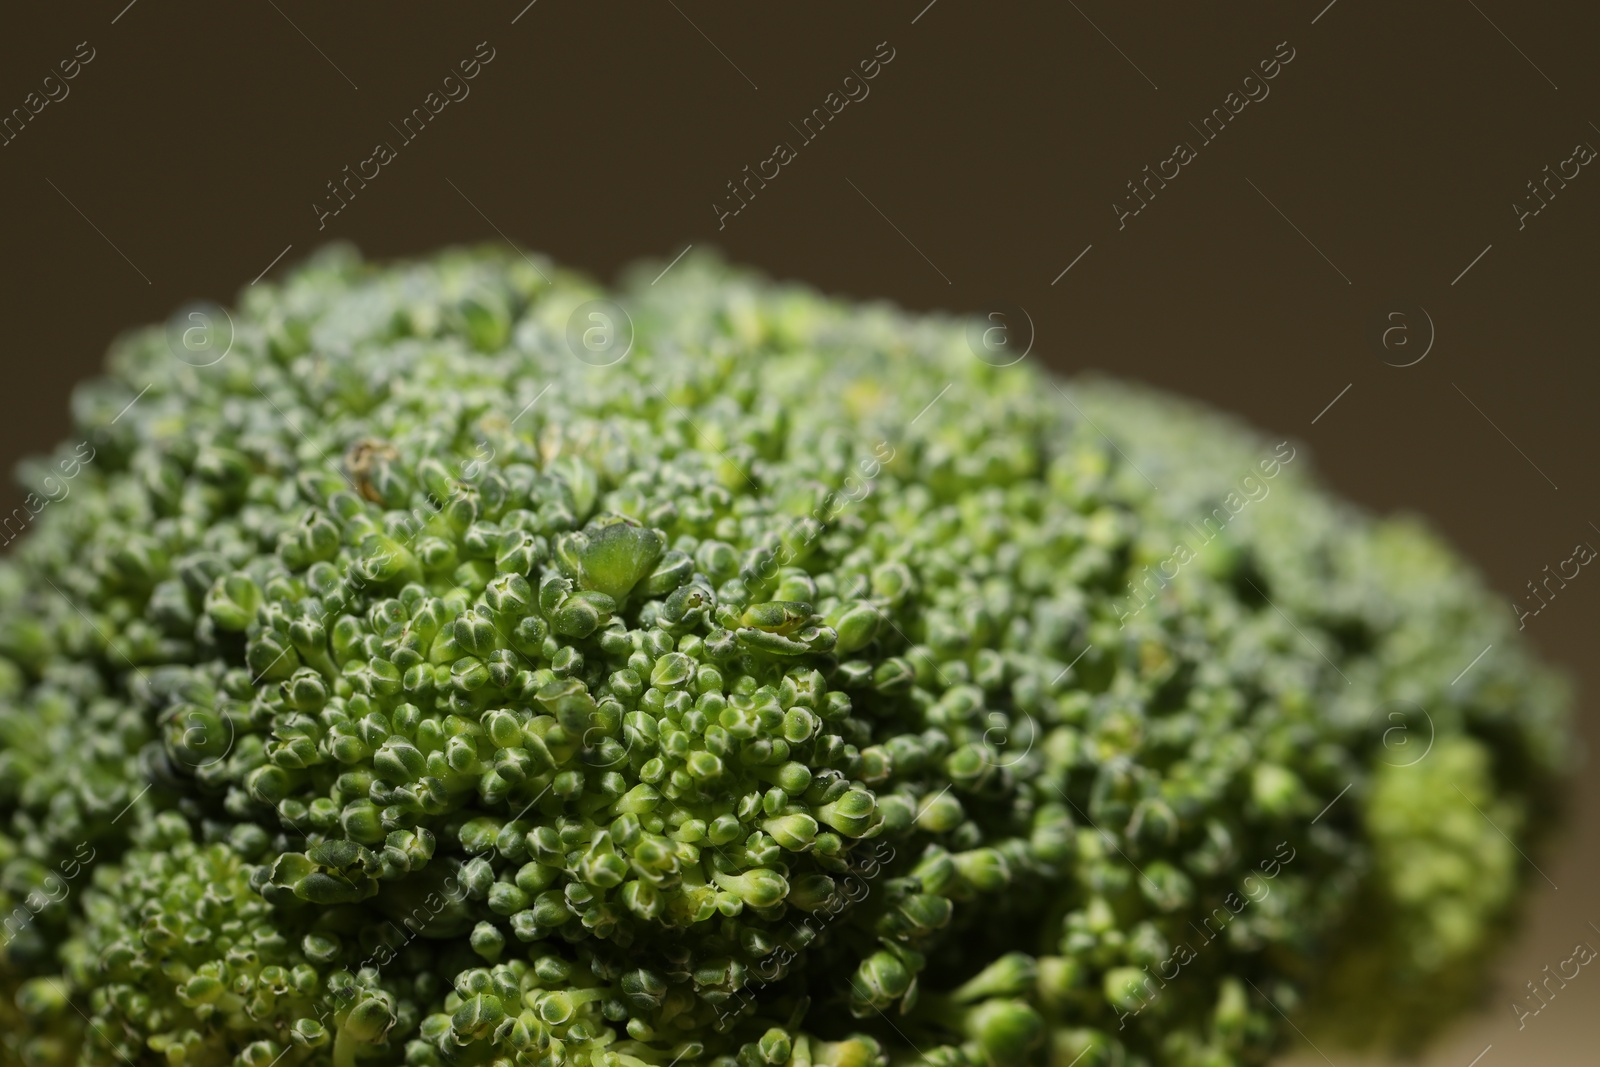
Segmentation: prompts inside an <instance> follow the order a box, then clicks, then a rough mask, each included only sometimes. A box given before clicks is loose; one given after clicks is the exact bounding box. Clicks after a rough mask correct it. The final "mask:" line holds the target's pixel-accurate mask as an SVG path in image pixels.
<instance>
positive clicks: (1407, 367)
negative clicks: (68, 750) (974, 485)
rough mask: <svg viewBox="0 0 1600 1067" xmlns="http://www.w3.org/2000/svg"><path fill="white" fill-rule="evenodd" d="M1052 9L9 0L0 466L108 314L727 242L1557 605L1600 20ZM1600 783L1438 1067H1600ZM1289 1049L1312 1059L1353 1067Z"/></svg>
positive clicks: (1595, 609)
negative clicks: (1044, 373)
mask: <svg viewBox="0 0 1600 1067" xmlns="http://www.w3.org/2000/svg"><path fill="white" fill-rule="evenodd" d="M1023 8H1024V6H1023V5H1015V6H1006V7H999V6H997V5H982V4H976V3H973V2H971V0H934V2H932V3H929V2H928V0H894V2H891V3H882V4H873V5H845V4H831V3H827V4H812V5H805V6H800V5H786V6H784V7H782V8H781V9H780V8H778V7H772V8H766V7H764V8H763V9H762V10H761V11H760V12H759V13H758V12H756V11H754V10H753V9H752V8H750V7H749V6H747V5H740V4H728V3H716V4H713V3H700V2H691V0H644V2H637V3H630V4H620V3H607V2H589V3H583V4H580V3H577V2H575V0H535V2H533V3H528V2H527V0H495V2H493V3H478V4H473V5H470V6H468V5H462V6H460V7H459V8H451V7H450V6H448V5H431V4H430V5H423V4H414V3H408V4H383V5H379V4H370V3H346V4H341V5H338V6H337V8H335V7H333V6H331V5H320V4H311V3H306V2H304V0H246V2H244V3H239V4H231V5H227V6H226V7H224V6H221V5H208V4H198V3H170V2H164V0H134V2H133V3H128V2H127V0H103V2H102V0H95V2H93V3H82V4H73V5H55V4H43V3H32V4H22V3H13V4H8V5H6V8H5V9H4V12H3V13H0V20H3V22H4V29H3V30H0V72H3V73H0V203H3V204H4V205H5V207H4V214H3V218H4V225H5V248H6V262H7V267H6V269H5V270H4V272H3V278H4V282H3V284H0V321H3V322H4V323H5V324H6V335H7V342H6V347H5V355H4V357H3V359H4V367H5V370H6V380H5V381H6V384H5V388H4V389H3V390H0V460H4V464H5V466H6V468H7V469H9V468H10V466H11V465H12V464H13V463H14V462H15V461H16V460H17V459H18V458H20V457H22V456H24V455H27V454H29V453H31V452H36V451H40V450H43V449H44V448H46V447H47V446H49V445H50V444H52V443H53V442H54V441H56V440H57V439H58V438H61V437H62V436H64V435H65V434H66V433H67V431H68V428H69V423H68V418H67V410H68V408H67V404H68V396H69V393H70V391H71V389H72V387H73V385H74V384H75V383H77V382H79V381H82V380H84V379H85V378H88V377H90V376H92V375H94V374H95V373H96V372H97V368H98V366H99V364H100V361H101V359H102V357H103V354H104V352H105V349H106V346H107V344H108V343H109V342H110V340H111V339H112V338H113V337H114V336H115V335H116V334H117V332H118V331H119V330H121V329H124V328H127V327H130V326H134V325H138V324H143V323H150V322H159V321H162V320H164V319H166V318H167V317H168V316H169V315H171V314H172V313H173V311H174V310H175V309H177V308H178V307H179V306H180V305H182V304H184V303H186V302H188V301H190V300H192V299H207V300H213V301H216V302H219V303H223V304H227V303H230V302H231V300H232V299H233V297H234V295H235V294H236V293H237V292H238V291H239V289H240V288H241V287H243V286H246V285H248V284H250V283H251V282H252V280H254V279H257V278H259V277H261V276H263V275H267V276H270V275H271V274H272V273H273V272H281V271H282V270H283V269H284V268H285V267H286V266H288V265H290V264H292V263H294V262H296V261H298V260H300V259H301V258H303V257H304V256H306V255H308V254H309V253H310V252H312V251H313V250H314V249H316V248H317V247H319V246H320V245H322V244H324V243H326V242H329V241H336V240H337V241H350V242H353V243H355V244H356V245H357V246H358V247H359V248H360V249H361V250H362V251H363V252H364V253H365V254H366V255H367V256H369V257H390V256H403V255H411V254H419V253H424V252H427V251H429V250H432V249H434V248H436V247H438V246H440V245H445V244H454V243H462V242H475V241H482V240H491V241H501V240H509V241H513V242H516V243H518V244H521V245H524V246H526V247H529V248H533V249H537V250H540V251H543V252H547V253H549V254H551V255H552V256H554V257H555V258H556V259H557V260H559V261H561V262H563V263H565V264H567V265H569V266H572V267H576V268H580V269H583V270H586V271H588V272H590V273H592V274H594V275H596V276H598V277H600V278H602V279H607V280H609V279H611V278H613V277H614V276H615V274H616V272H617V271H618V270H619V269H620V268H621V267H622V266H624V265H625V264H627V263H630V262H632V261H634V260H636V259H638V258H640V257H649V258H652V259H654V260H655V261H656V262H657V263H658V264H659V266H660V267H663V268H664V267H667V266H668V265H669V263H670V262H672V261H673V259H674V257H675V256H677V255H678V254H679V253H680V252H682V251H684V250H685V249H686V248H687V247H688V246H690V245H692V246H694V247H695V248H696V249H710V248H717V249H721V250H722V252H723V253H724V254H725V255H726V256H727V257H728V258H730V259H732V260H734V261H736V262H740V263H746V264H750V265H753V266H755V267H758V268H760V269H762V270H764V271H766V272H767V273H769V274H772V275H774V276H777V277H780V278H789V279H800V280H803V281H806V282H808V283H810V284H812V285H814V286H816V287H817V288H819V289H822V290H824V291H827V292H831V293H837V294H842V295H848V296H852V297H860V298H873V299H876V298H884V299H888V300H892V301H894V302H896V303H898V304H900V305H903V306H905V307H908V308H914V309H946V310H954V311H963V312H978V313H980V314H987V313H989V312H999V313H1003V314H1005V315H1006V316H1007V318H1006V319H1005V321H1006V322H1007V324H1008V328H1010V329H1012V330H1013V331H1014V337H1013V339H1014V341H1015V342H1016V343H1018V344H1019V345H1020V344H1021V343H1022V342H1023V341H1025V340H1027V339H1028V338H1029V337H1031V340H1032V342H1033V344H1032V348H1031V352H1030V355H1029V358H1031V359H1037V360H1040V361H1042V362H1044V363H1047V364H1049V365H1050V366H1053V367H1055V368H1058V369H1060V370H1061V371H1064V372H1067V373H1076V372H1081V371H1086V370H1098V371H1103V372H1109V373H1112V374H1116V375H1120V376H1124V377H1128V378H1134V379H1138V380H1141V381H1144V382H1148V383H1151V384H1153V385H1158V386H1161V387H1163V388H1166V389H1169V390H1172V391H1175V392H1179V393H1183V394H1186V395H1189V396H1192V397H1196V398H1199V399H1202V400H1205V401H1207V402H1209V403H1211V404H1213V405H1216V406H1218V407H1221V408H1224V409H1227V410H1230V411H1233V412H1236V413H1238V414H1240V415H1242V416H1244V417H1245V418H1247V419H1248V420H1249V421H1251V422H1253V423H1255V424H1257V425H1259V426H1261V427H1263V428H1265V429H1267V430H1269V431H1270V432H1272V433H1273V434H1281V435H1283V436H1289V437H1294V438H1297V439H1299V440H1302V441H1304V442H1305V443H1306V444H1308V445H1309V446H1310V447H1311V449H1312V452H1313V455H1314V457H1315V462H1316V463H1317V465H1318V466H1319V467H1320V469H1321V471H1322V473H1323V476H1324V477H1325V479H1326V480H1327V481H1328V482H1329V483H1330V484H1331V485H1332V486H1333V487H1334V488H1336V489H1337V490H1338V491H1340V492H1341V493H1343V494H1345V495H1346V496H1349V497H1351V498H1353V499H1355V500H1357V501H1359V502H1361V503H1362V504H1363V505H1365V506H1366V507H1368V508H1370V509H1372V510H1374V511H1377V512H1393V511H1408V512H1413V513H1417V514H1420V515H1422V516H1425V517H1426V518H1427V519H1428V520H1429V521H1430V522H1431V523H1433V524H1434V525H1435V526H1436V527H1437V528H1438V529H1439V530H1441V531H1442V532H1443V533H1444V534H1445V535H1446V536H1447V537H1448V538H1449V539H1450V540H1451V541H1453V542H1454V543H1455V544H1456V545H1457V546H1458V547H1459V548H1460V550H1461V551H1462V552H1463V553H1464V554H1465V555H1467V556H1468V557H1470V558H1472V559H1473V560H1475V561H1476V562H1477V563H1478V564H1479V565H1480V566H1481V567H1482V568H1483V569H1484V571H1485V572H1486V573H1487V575H1488V577H1489V579H1490V581H1491V582H1492V583H1493V585H1494V587H1495V588H1496V589H1497V590H1499V591H1500V592H1502V593H1503V594H1504V596H1505V598H1506V603H1507V610H1508V611H1510V610H1513V609H1512V603H1513V601H1514V599H1515V598H1517V597H1518V596H1519V595H1520V596H1522V597H1525V598H1528V599H1526V600H1525V603H1526V604H1527V605H1528V606H1537V602H1535V601H1533V600H1532V599H1531V598H1529V597H1528V591H1527V583H1528V582H1530V581H1533V580H1535V579H1539V578H1542V577H1543V574H1544V568H1545V567H1546V566H1547V565H1548V566H1550V567H1551V568H1552V569H1554V568H1555V567H1556V566H1557V565H1558V564H1559V563H1560V561H1562V560H1564V559H1567V558H1568V557H1570V556H1571V555H1572V553H1573V546H1574V545H1575V544H1577V543H1579V542H1584V541H1588V542H1590V543H1591V544H1595V545H1600V526H1597V525H1596V524H1597V523H1600V507H1597V506H1596V496H1595V490H1596V489H1597V488H1600V471H1597V469H1596V460H1597V458H1600V452H1597V450H1596V440H1595V430H1596V422H1595V418H1594V414H1593V404H1594V397H1595V387H1596V384H1597V382H1600V370H1597V363H1596V358H1595V355H1596V346H1595V342H1594V339H1593V323H1592V315H1593V309H1594V306H1595V302H1594V296H1595V288H1596V281H1597V272H1596V268H1595V261H1594V242H1595V238H1596V235H1597V233H1600V230H1597V224H1600V168H1596V167H1591V166H1589V163H1590V161H1591V160H1592V159H1594V158H1595V149H1594V147H1591V146H1600V126H1596V125H1595V121H1592V120H1600V93H1597V90H1600V68H1597V67H1596V65H1595V64H1594V62H1593V61H1592V58H1591V56H1590V54H1589V52H1590V49H1591V48H1592V46H1593V42H1594V40H1595V39H1596V30H1597V29H1600V11H1597V10H1596V9H1595V8H1594V7H1592V6H1583V7H1580V6H1578V5H1561V4H1554V3H1550V2H1548V0H1533V2H1530V3H1523V4H1515V5H1514V4H1510V3H1508V2H1506V0H1450V2H1438V3H1433V2H1427V3H1415V4H1407V5H1404V6H1403V7H1401V6H1397V5H1384V6H1381V7H1380V6H1379V5H1376V4H1372V3H1361V2H1359V0H1334V2H1332V3H1329V2H1328V0H1293V2H1291V3H1275V4H1262V3H1253V4H1236V5H1221V4H1209V5H1183V6H1182V8H1181V9H1180V8H1179V7H1178V5H1162V6H1161V7H1156V6H1155V5H1151V4H1111V3H1107V2H1105V0H1076V2H1074V0H1068V2H1067V3H1065V4H1060V5H1056V4H1051V5H1042V4H1038V5H1026V7H1025V9H1023ZM1019 9H1020V10H1019ZM462 61H467V62H468V63H469V68H468V69H475V70H476V75H475V77H473V78H471V80H461V79H460V78H459V75H460V74H461V71H462V68H461V66H460V64H461V63H462ZM864 62H865V63H866V64H867V66H866V67H863V66H862V64H863V63H864ZM473 63H476V67H475V68H473V67H471V66H470V65H471V64H473ZM867 70H870V71H872V73H873V76H872V77H871V78H870V79H867V78H865V77H863V76H862V75H863V73H864V72H865V71H867ZM452 74H455V75H457V76H458V78H457V80H453V81H451V82H449V83H447V82H446V81H445V79H446V78H447V77H448V76H450V75H452ZM851 75H855V78H854V79H852V80H850V81H847V80H846V79H847V78H849V77H850V76H851ZM430 94H432V95H431V96H430ZM414 109H422V110H421V111H420V112H417V113H415V114H414ZM408 116H410V117H411V122H410V125H409V126H408V125H407V124H406V120H407V118H408ZM808 119H809V122H808V121H807V120H808ZM379 142H387V144H388V145H389V146H390V147H391V149H392V158H388V159H387V160H382V159H374V150H375V147H376V145H377V144H378V143H379ZM780 144H782V145H784V146H785V147H786V148H787V149H788V151H787V152H777V146H778V145H780ZM1180 145H1182V146H1183V149H1186V150H1182V149H1180V148H1179V146H1180ZM775 153H776V154H775ZM369 161H370V162H369ZM346 168H349V169H348V170H347V169H346ZM747 168H748V169H747ZM1591 171H1594V172H1595V173H1591ZM352 174H355V175H364V176H365V178H364V179H362V178H358V179H356V180H350V179H351V175H352ZM374 175H375V176H374ZM343 182H348V184H342V185H340V184H338V183H343ZM335 185H338V191H337V193H336V192H335V191H334V188H333V187H334V186H335ZM1019 312H1025V314H1019ZM1025 335H1027V336H1025ZM19 499H20V494H19V493H18V491H17V490H16V488H15V486H14V485H13V484H11V482H10V481H9V479H8V480H7V482H6V484H5V486H4V488H3V489H0V504H3V509H4V510H5V511H9V510H10V508H11V507H12V506H14V505H15V504H16V503H17V502H18V501H19ZM1591 583H1593V588H1591V587H1590V584H1591ZM1597 621H1600V578H1584V577H1580V578H1579V579H1577V580H1575V581H1573V582H1571V583H1570V584H1569V586H1568V587H1567V588H1566V589H1564V590H1562V591H1561V593H1560V595H1559V598H1558V599H1556V600H1553V601H1551V602H1550V603H1549V604H1548V606H1547V607H1546V608H1544V609H1543V610H1541V612H1540V613H1539V615H1538V616H1537V617H1529V618H1528V619H1527V620H1526V625H1527V629H1528V632H1529V633H1528V636H1529V637H1530V638H1531V640H1532V641H1533V642H1534V643H1535V644H1536V645H1537V646H1538V647H1539V648H1540V649H1541V650H1542V652H1543V654H1544V655H1545V656H1547V657H1548V658H1549V659H1550V660H1552V661H1554V662H1556V663H1559V664H1562V665H1564V666H1565V667H1566V668H1567V669H1568V670H1570V671H1571V672H1572V673H1573V674H1574V675H1575V676H1576V678H1577V680H1578V683H1579V686H1580V717H1581V723H1582V729H1583V732H1584V734H1585V735H1586V737H1587V739H1588V743H1589V745H1590V747H1591V748H1593V747H1594V745H1595V743H1596V741H1597V740H1600V718H1597V716H1596V715H1595V714H1594V712H1593V710H1592V705H1593V699H1592V695H1593V694H1596V693H1600V657H1597V656H1596V655H1595V654H1594V640H1593V638H1594V634H1595V633H1596V623H1597ZM1489 654H1490V655H1493V652H1492V651H1491V652H1490V653H1489ZM1592 783H1593V776H1592V774H1590V773H1587V772H1586V773H1584V774H1583V775H1581V776H1580V780H1579V781H1578V783H1577V792H1576V795H1575V803H1574V810H1573V816H1572V818H1571V822H1570V825H1569V826H1567V827H1566V828H1565V829H1564V830H1563V831H1562V833H1561V835H1560V837H1559V838H1558V839H1557V841H1556V843H1555V844H1554V845H1553V846H1552V848H1551V850H1550V851H1549V853H1548V854H1545V855H1541V856H1537V857H1535V859H1537V860H1538V862H1539V864H1540V867H1541V869H1542V870H1543V871H1544V872H1545V874H1547V875H1548V879H1549V881H1548V882H1546V881H1545V880H1544V879H1541V878H1540V877H1538V876H1537V875H1536V874H1534V873H1533V872H1532V871H1531V870H1530V871H1529V872H1528V873H1529V879H1530V886H1531V889H1532V892H1531V896H1530V899H1529V905H1528V909H1527V913H1526V918H1525V921H1524V924H1523V928H1522V930H1521V933H1520V934H1519V936H1518V938H1517V941H1516V943H1515V945H1514V947H1513V949H1512V950H1511V951H1510V952H1509V953H1508V954H1507V955H1506V957H1505V958H1504V960H1503V961H1502V965H1501V967H1500V969H1499V975H1498V979H1497V988H1496V990H1495V992H1494V994H1493V995H1492V996H1491V997H1490V998H1489V999H1488V1000H1487V1001H1486V1002H1485V1004H1484V1006H1483V1008H1482V1010H1481V1012H1480V1013H1479V1014H1478V1015H1477V1016H1475V1017H1473V1018H1470V1019H1468V1020H1465V1021H1464V1022H1463V1023H1461V1024H1460V1025H1459V1026H1458V1027H1457V1028H1456V1029H1455V1030H1454V1031H1452V1032H1451V1033H1450V1034H1448V1035H1447V1036H1446V1038H1445V1040H1444V1041H1443V1042H1442V1043H1441V1044H1439V1045H1438V1046H1437V1047H1436V1048H1435V1049H1434V1050H1433V1051H1432V1052H1431V1054H1430V1055H1429V1056H1428V1057H1427V1058H1426V1059H1425V1063H1427V1064H1429V1065H1440V1067H1444V1065H1455V1067H1469V1064H1479V1065H1481V1067H1501V1065H1508V1064H1527V1063H1537V1064H1542V1065H1547V1067H1563V1065H1569V1064H1570V1065H1577V1064H1593V1063H1594V1062H1596V1059H1597V1053H1596V1038H1597V1033H1596V1027H1595V1024H1594V1019H1595V1018H1596V1016H1597V1013H1600V976H1595V975H1589V974H1581V975H1580V977H1579V978H1578V979H1577V980H1575V981H1573V982H1571V983H1569V984H1568V986H1567V987H1566V988H1565V989H1563V990H1562V991H1561V992H1560V994H1559V997H1558V999H1556V1000H1554V1001H1552V1002H1551V1003H1550V1004H1549V1005H1548V1007H1547V1008H1546V1009H1545V1010H1544V1011H1542V1012H1541V1013H1540V1014H1539V1015H1538V1016H1537V1017H1534V1018H1529V1019H1526V1020H1524V1025H1523V1026H1522V1027H1521V1028H1520V1029H1519V1026H1518V1020H1517V1017H1516V1013H1515V1012H1514V1011H1513V1010H1512V1007H1511V1004H1512V1001H1513V998H1514V997H1516V996H1517V994H1518V992H1519V991H1522V990H1523V985H1524V983H1525V982H1527V981H1529V980H1531V979H1533V978H1535V977H1536V976H1539V974H1540V972H1541V969H1542V968H1543V967H1544V966H1545V965H1546V964H1550V965H1552V966H1554V965H1556V964H1557V963H1559V962H1560V961H1561V960H1564V959H1566V958H1567V957H1568V956H1570V955H1571V954H1572V949H1573V945H1574V943H1575V942H1579V941H1589V942H1590V943H1591V944H1594V945H1596V946H1600V925H1591V924H1600V901H1597V894H1596V890H1597V888H1600V848H1597V847H1596V846H1597V844H1600V790H1597V789H1596V788H1595V787H1594V785H1593V784H1592ZM1294 1041H1295V1044H1292V1045H1291V1047H1290V1056H1291V1058H1292V1061H1293V1062H1296V1063H1307V1064H1309V1063H1321V1062H1324V1061H1326V1062H1329V1063H1336V1064H1339V1065H1340V1067H1345V1065H1352V1067H1353V1065H1357V1064H1359V1063H1361V1062H1364V1061H1361V1060H1359V1059H1358V1057H1356V1056H1353V1055H1351V1054H1349V1053H1347V1052H1342V1051H1341V1050H1338V1049H1333V1048H1326V1049H1322V1050H1315V1049H1312V1048H1310V1047H1308V1046H1307V1045H1306V1043H1305V1042H1304V1041H1301V1040H1300V1039H1298V1038H1295V1039H1294ZM1324 1053H1325V1055H1324ZM1475 1057H1477V1059H1475Z"/></svg>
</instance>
